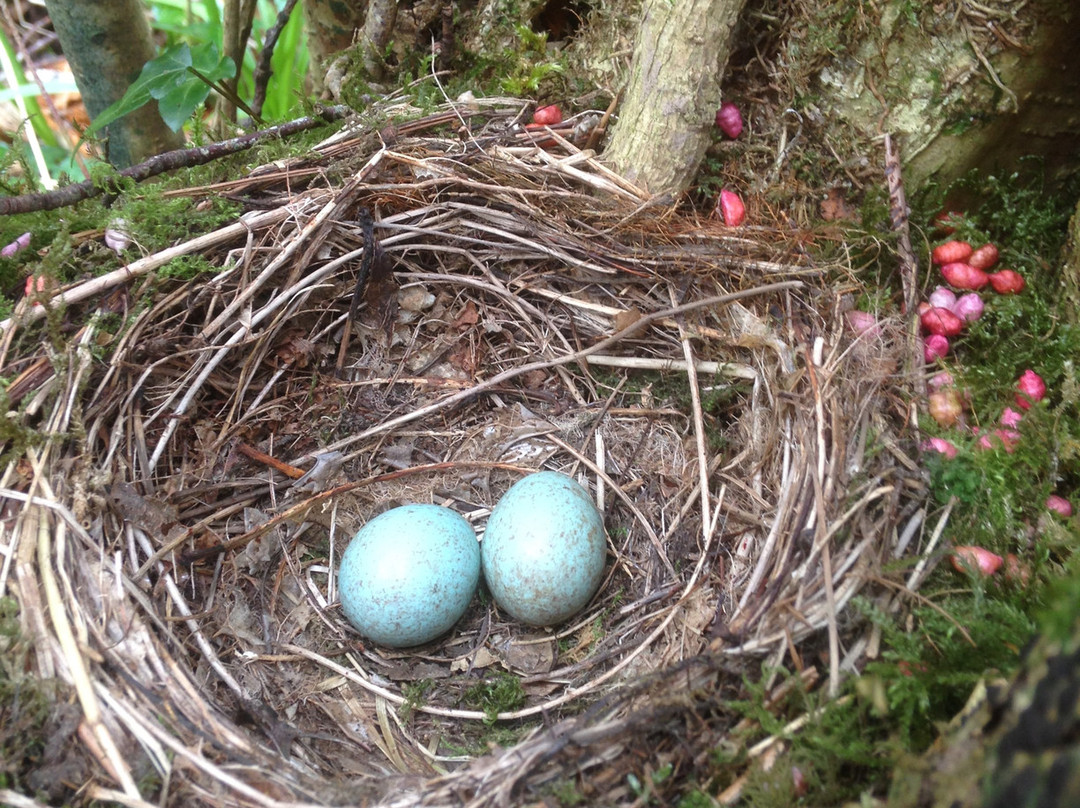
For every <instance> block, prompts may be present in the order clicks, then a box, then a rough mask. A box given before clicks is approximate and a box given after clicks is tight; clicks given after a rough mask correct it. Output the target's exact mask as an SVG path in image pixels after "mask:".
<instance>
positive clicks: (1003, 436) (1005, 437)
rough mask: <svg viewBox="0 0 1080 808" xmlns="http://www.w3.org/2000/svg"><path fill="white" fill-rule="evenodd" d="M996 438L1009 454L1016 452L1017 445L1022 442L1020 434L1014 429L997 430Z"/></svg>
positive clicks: (995, 432)
mask: <svg viewBox="0 0 1080 808" xmlns="http://www.w3.org/2000/svg"><path fill="white" fill-rule="evenodd" d="M994 437H996V438H997V439H998V440H1000V441H1001V445H1002V446H1004V447H1005V451H1006V452H1008V453H1009V454H1012V453H1013V451H1015V449H1016V444H1018V443H1019V442H1020V433H1019V432H1017V431H1016V430H1014V429H995V430H994Z"/></svg>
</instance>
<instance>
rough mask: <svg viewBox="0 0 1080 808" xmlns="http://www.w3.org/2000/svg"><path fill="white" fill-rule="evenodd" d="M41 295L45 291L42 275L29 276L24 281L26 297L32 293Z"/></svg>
mask: <svg viewBox="0 0 1080 808" xmlns="http://www.w3.org/2000/svg"><path fill="white" fill-rule="evenodd" d="M35 291H36V292H37V293H38V294H41V293H42V292H44V291H45V276H44V275H30V276H28V277H27V279H26V292H25V294H26V296H27V297H30V295H32V294H34V292H35Z"/></svg>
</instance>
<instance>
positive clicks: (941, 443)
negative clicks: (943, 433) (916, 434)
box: [919, 438, 956, 460]
mask: <svg viewBox="0 0 1080 808" xmlns="http://www.w3.org/2000/svg"><path fill="white" fill-rule="evenodd" d="M919 448H920V449H922V450H923V451H924V452H938V453H939V454H943V455H945V457H947V458H948V459H949V460H952V459H953V458H954V457H956V447H955V446H953V445H952V444H951V443H949V442H948V441H947V440H945V438H930V440H928V441H925V442H924V443H923V444H922V445H921V446H920V447H919Z"/></svg>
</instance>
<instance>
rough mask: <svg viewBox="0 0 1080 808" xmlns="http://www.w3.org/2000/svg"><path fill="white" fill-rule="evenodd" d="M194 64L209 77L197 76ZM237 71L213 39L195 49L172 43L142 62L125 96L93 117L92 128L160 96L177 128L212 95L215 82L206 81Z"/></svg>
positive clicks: (164, 115) (164, 110) (160, 105)
mask: <svg viewBox="0 0 1080 808" xmlns="http://www.w3.org/2000/svg"><path fill="white" fill-rule="evenodd" d="M192 68H194V70H197V71H198V72H199V73H201V74H202V75H203V76H204V77H205V79H206V81H204V80H203V79H202V78H200V77H199V76H197V75H196V74H195V72H194V71H193V69H192ZM235 73H236V65H235V64H234V63H233V60H232V59H230V58H229V57H228V56H221V55H220V53H219V51H218V48H217V45H216V44H214V43H213V42H204V43H203V44H201V45H198V46H197V47H195V48H194V49H192V48H190V47H189V46H188V44H187V43H186V42H183V43H180V44H178V45H172V46H170V47H168V48H166V49H165V50H163V51H162V52H161V53H160V54H159V55H158V56H157V57H156V58H154V59H151V60H150V61H149V62H147V63H146V64H145V65H143V69H142V73H140V74H139V77H138V78H137V79H135V81H134V82H132V84H131V86H130V87H128V88H127V92H125V93H124V95H123V97H122V98H121V99H120V100H119V101H117V102H116V103H115V104H112V105H111V106H109V107H107V108H106V109H104V110H102V111H101V113H99V114H98V116H97V117H96V118H94V123H93V125H92V126H91V127H90V132H91V133H94V132H97V131H99V130H100V129H101V128H102V127H105V126H108V125H109V124H110V123H112V122H113V121H115V120H117V119H118V118H122V117H123V116H125V115H127V114H128V113H129V112H134V111H135V110H137V109H138V108H139V107H141V106H143V105H144V104H147V103H149V102H150V100H151V99H156V100H157V102H158V110H159V111H160V112H161V117H162V120H164V121H165V123H166V125H167V126H168V127H169V128H170V129H172V130H173V131H174V132H178V131H179V130H180V127H182V126H183V125H184V121H186V120H187V119H188V118H190V117H191V115H192V113H193V112H195V110H196V109H197V108H198V106H199V105H200V104H202V103H203V102H204V101H205V100H206V97H207V96H208V95H210V90H211V89H212V85H211V84H208V83H207V81H209V82H216V81H220V80H221V79H225V78H229V77H231V76H233V75H235Z"/></svg>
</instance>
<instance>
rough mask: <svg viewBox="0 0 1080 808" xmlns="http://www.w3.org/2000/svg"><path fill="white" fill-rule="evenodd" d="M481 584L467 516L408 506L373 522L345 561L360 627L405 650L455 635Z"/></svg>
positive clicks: (342, 581)
mask: <svg viewBox="0 0 1080 808" xmlns="http://www.w3.org/2000/svg"><path fill="white" fill-rule="evenodd" d="M479 582H480V545H479V544H478V543H477V541H476V534H475V533H473V529H472V527H470V525H469V523H468V522H466V521H465V519H464V517H462V516H461V515H460V514H458V513H456V512H454V511H452V510H450V509H449V508H442V507H440V506H438V505H403V506H401V507H400V508H393V509H392V510H389V511H386V512H385V513H382V514H380V515H378V516H376V517H375V518H374V519H372V520H371V521H370V522H368V523H367V524H366V525H364V526H363V527H362V528H361V529H360V531H359V532H358V533H357V534H356V536H355V537H354V538H353V540H352V542H350V544H349V546H348V547H347V548H346V550H345V553H344V554H343V555H342V556H341V566H340V568H339V569H338V592H339V593H340V595H341V608H342V610H343V611H344V612H345V617H346V619H348V621H349V622H350V623H352V625H353V627H354V628H355V629H356V630H357V631H359V632H360V633H361V634H363V635H364V636H365V637H367V638H369V639H371V640H373V641H374V642H377V643H379V644H381V645H388V646H390V647H392V648H404V647H406V646H409V645H419V644H420V643H425V642H428V641H429V640H433V639H435V638H436V637H438V636H439V635H440V634H443V633H444V632H446V631H449V630H450V627H451V626H453V625H454V623H456V622H457V621H458V620H459V619H460V618H461V616H462V615H463V614H465V609H467V608H468V606H469V601H470V600H472V596H473V593H475V592H476V586H477V584H478V583H479Z"/></svg>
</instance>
